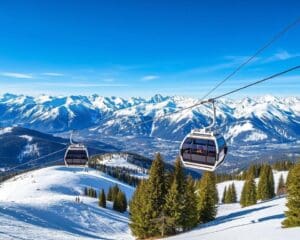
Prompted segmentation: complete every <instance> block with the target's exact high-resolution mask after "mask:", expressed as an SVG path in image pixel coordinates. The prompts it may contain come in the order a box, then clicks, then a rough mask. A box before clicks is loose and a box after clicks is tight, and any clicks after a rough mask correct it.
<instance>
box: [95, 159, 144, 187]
mask: <svg viewBox="0 0 300 240" xmlns="http://www.w3.org/2000/svg"><path fill="white" fill-rule="evenodd" d="M93 167H94V168H95V169H97V170H99V171H101V172H104V173H106V174H107V175H109V176H111V177H113V178H116V179H118V180H120V181H121V182H124V183H126V184H128V185H130V186H133V187H136V186H137V185H138V183H139V182H140V178H138V177H135V176H132V175H131V174H138V173H140V172H139V171H138V170H137V169H131V168H126V167H118V166H107V165H105V164H96V165H95V166H93Z"/></svg>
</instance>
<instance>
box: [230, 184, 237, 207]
mask: <svg viewBox="0 0 300 240" xmlns="http://www.w3.org/2000/svg"><path fill="white" fill-rule="evenodd" d="M231 196H232V197H231V203H236V202H237V196H236V189H235V184H234V183H232V184H231Z"/></svg>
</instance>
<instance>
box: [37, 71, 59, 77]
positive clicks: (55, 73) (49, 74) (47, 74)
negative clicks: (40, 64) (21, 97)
mask: <svg viewBox="0 0 300 240" xmlns="http://www.w3.org/2000/svg"><path fill="white" fill-rule="evenodd" d="M42 75H45V76H50V77H62V76H64V75H65V74H63V73H57V72H45V73H42Z"/></svg>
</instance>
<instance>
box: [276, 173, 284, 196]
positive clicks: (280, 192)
mask: <svg viewBox="0 0 300 240" xmlns="http://www.w3.org/2000/svg"><path fill="white" fill-rule="evenodd" d="M276 194H277V196H280V195H283V194H286V186H285V183H284V179H283V175H282V174H280V178H279V183H278V187H277V192H276Z"/></svg>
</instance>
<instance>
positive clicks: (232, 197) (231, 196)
mask: <svg viewBox="0 0 300 240" xmlns="http://www.w3.org/2000/svg"><path fill="white" fill-rule="evenodd" d="M236 202H237V196H236V189H235V185H234V183H232V184H230V185H229V187H228V189H227V187H226V186H225V187H224V191H223V197H222V203H236Z"/></svg>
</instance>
